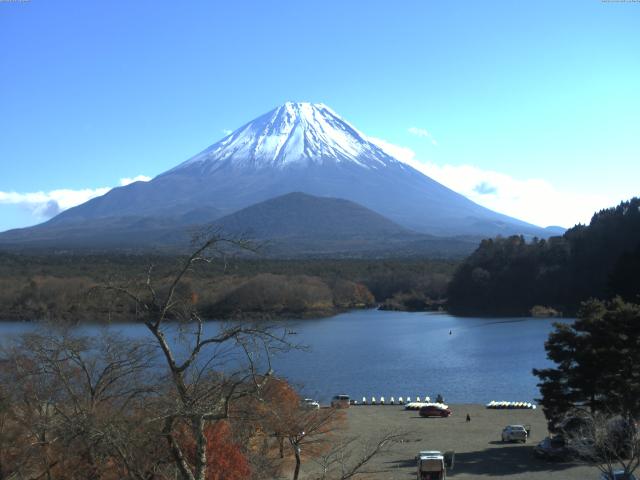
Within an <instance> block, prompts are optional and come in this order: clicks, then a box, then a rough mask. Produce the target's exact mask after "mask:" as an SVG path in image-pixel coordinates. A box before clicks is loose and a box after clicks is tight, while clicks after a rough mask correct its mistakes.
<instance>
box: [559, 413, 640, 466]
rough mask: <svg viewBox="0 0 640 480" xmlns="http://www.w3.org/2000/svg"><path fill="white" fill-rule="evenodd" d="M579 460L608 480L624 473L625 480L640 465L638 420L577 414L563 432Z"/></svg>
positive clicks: (616, 416) (604, 414)
mask: <svg viewBox="0 0 640 480" xmlns="http://www.w3.org/2000/svg"><path fill="white" fill-rule="evenodd" d="M562 431H563V434H564V437H565V441H566V442H567V444H568V445H569V447H570V448H571V449H572V451H573V452H574V453H575V455H576V458H577V459H578V460H580V461H582V462H584V463H587V464H589V465H593V466H596V467H597V468H598V469H599V470H600V471H601V472H602V473H604V474H605V475H608V478H614V477H613V472H614V471H616V470H622V471H623V472H624V474H625V475H626V476H625V478H631V475H632V474H633V472H635V470H636V469H637V468H638V466H639V465H640V433H639V432H638V426H637V424H636V422H635V421H634V420H629V419H628V418H625V417H622V416H620V415H616V414H606V413H601V412H598V413H592V412H588V411H585V410H576V411H573V412H572V413H570V414H569V415H568V417H567V418H566V420H565V421H564V424H563V428H562Z"/></svg>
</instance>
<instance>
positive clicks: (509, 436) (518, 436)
mask: <svg viewBox="0 0 640 480" xmlns="http://www.w3.org/2000/svg"><path fill="white" fill-rule="evenodd" d="M527 436H528V435H527V429H526V428H524V426H523V425H507V426H506V427H504V428H503V429H502V441H503V442H523V443H524V442H526V441H527Z"/></svg>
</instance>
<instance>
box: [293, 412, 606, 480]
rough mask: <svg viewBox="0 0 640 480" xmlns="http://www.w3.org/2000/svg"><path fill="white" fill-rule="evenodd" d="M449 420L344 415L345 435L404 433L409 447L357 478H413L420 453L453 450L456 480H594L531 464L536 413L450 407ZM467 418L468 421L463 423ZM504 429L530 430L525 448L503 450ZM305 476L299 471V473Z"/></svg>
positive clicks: (574, 469)
mask: <svg viewBox="0 0 640 480" xmlns="http://www.w3.org/2000/svg"><path fill="white" fill-rule="evenodd" d="M450 408H451V410H452V411H453V415H452V416H451V417H449V418H421V417H420V416H419V415H418V412H416V411H407V410H404V409H403V407H400V406H388V405H387V406H357V407H351V408H349V410H348V413H347V419H348V422H347V427H346V430H345V433H344V434H345V435H348V436H354V435H357V436H359V437H361V438H363V439H364V438H370V437H375V436H376V434H379V433H380V432H383V431H387V430H402V431H405V432H409V433H408V435H407V438H408V441H406V442H404V443H402V444H396V445H394V446H393V447H392V448H391V449H390V450H389V451H386V452H384V453H382V454H381V455H379V456H378V457H376V458H375V459H374V460H373V461H372V463H371V464H369V467H368V470H371V471H375V472H376V473H372V474H369V475H366V476H363V477H361V478H368V479H387V480H391V479H403V480H407V479H411V478H416V465H415V461H414V457H415V455H416V453H417V452H418V451H420V450H440V451H446V450H454V451H455V452H456V456H455V466H454V469H453V470H452V471H450V472H448V476H449V477H451V478H456V479H460V480H463V479H472V478H503V479H514V480H516V479H518V480H520V479H522V480H524V479H531V480H535V479H548V478H556V479H566V480H588V479H598V477H599V472H598V470H597V469H596V468H595V467H587V466H582V465H577V464H574V463H555V462H545V461H541V460H538V459H536V458H534V456H533V448H534V446H535V445H536V444H537V443H538V442H539V441H541V440H542V439H543V438H544V437H545V436H547V428H546V422H545V419H544V415H543V413H542V411H541V410H489V409H486V408H485V407H484V406H483V405H470V404H462V405H450ZM467 413H468V414H469V415H470V416H471V421H470V422H468V423H467V422H466V420H465V418H466V415H467ZM508 424H528V425H531V438H530V439H529V441H527V443H525V444H522V443H518V444H505V443H502V442H501V438H500V433H501V431H502V428H503V427H504V426H506V425H508ZM303 472H304V469H303Z"/></svg>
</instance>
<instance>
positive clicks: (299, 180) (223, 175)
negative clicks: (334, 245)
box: [0, 102, 550, 247]
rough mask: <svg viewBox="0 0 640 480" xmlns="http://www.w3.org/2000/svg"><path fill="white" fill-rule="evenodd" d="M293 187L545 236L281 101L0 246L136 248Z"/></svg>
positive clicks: (422, 218) (397, 211)
mask: <svg viewBox="0 0 640 480" xmlns="http://www.w3.org/2000/svg"><path fill="white" fill-rule="evenodd" d="M293 192H300V193H303V194H307V195H311V196H315V197H320V198H321V199H323V198H332V199H343V200H347V201H349V202H354V203H356V204H358V205H359V206H362V207H364V208H366V209H369V210H371V211H372V213H373V214H377V216H382V217H386V219H387V220H389V221H390V222H392V223H393V224H395V225H396V226H397V227H398V229H403V230H405V231H407V232H411V233H412V234H426V235H430V236H440V237H452V236H467V237H469V236H471V237H484V236H495V235H498V234H501V235H510V234H523V235H527V236H534V235H535V236H540V237H547V236H549V233H550V232H548V231H547V230H545V229H543V228H540V227H537V226H535V225H532V224H529V223H526V222H523V221H521V220H518V219H515V218H512V217H508V216H506V215H502V214H499V213H497V212H494V211H492V210H489V209H487V208H484V207H482V206H480V205H478V204H476V203H474V202H472V201H471V200H469V199H467V198H466V197H464V196H463V195H460V194H458V193H456V192H454V191H452V190H450V189H449V188H447V187H445V186H443V185H441V184H440V183H438V182H436V181H434V180H432V179H431V178H429V177H427V176H425V175H424V174H422V173H420V172H418V171H417V170H415V169H414V168H412V167H411V166H409V165H407V164H405V163H403V162H402V161H400V160H398V159H396V158H394V157H393V156H391V155H389V154H388V153H386V152H385V151H384V150H383V149H382V148H380V147H379V146H378V145H376V144H375V143H373V142H371V141H370V140H369V139H368V137H367V136H366V135H365V134H363V133H361V132H360V131H358V130H357V129H356V128H355V127H354V126H353V125H351V124H350V123H348V122H347V121H346V120H344V119H342V118H341V117H340V116H339V115H338V114H337V113H335V112H334V111H333V110H331V109H330V108H329V107H327V106H326V105H324V104H311V103H292V102H287V103H285V104H284V105H282V106H280V107H278V108H276V109H274V110H272V111H270V112H268V113H266V114H264V115H262V116H260V117H258V118H256V119H255V120H253V121H251V122H249V123H247V124H246V125H244V126H242V127H240V128H239V129H237V130H236V131H234V132H233V133H231V134H229V135H227V136H226V137H224V138H223V139H222V140H220V141H218V142H217V143H214V144H213V145H211V146H210V147H208V148H206V149H205V150H203V151H202V152H200V153H198V154H197V155H195V156H194V157H192V158H190V159H188V160H187V161H185V162H183V163H181V164H179V165H177V166H176V167H174V168H172V169H171V170H168V171H166V172H164V173H162V174H160V175H158V176H157V177H155V178H154V179H153V180H151V181H149V182H136V183H132V184H130V185H127V186H125V187H119V188H114V189H113V190H111V191H109V192H108V193H106V194H105V195H103V196H101V197H97V198H94V199H92V200H89V201H88V202H86V203H84V204H82V205H79V206H77V207H74V208H71V209H69V210H67V211H65V212H62V213H60V214H59V215H57V216H56V217H54V218H52V219H51V220H49V221H47V222H45V223H43V224H40V225H37V226H35V227H30V228H25V229H18V230H11V231H8V232H5V233H3V234H0V244H2V243H4V244H8V243H9V244H14V245H16V244H19V245H23V246H26V245H40V246H44V245H49V246H54V245H55V246H64V245H75V246H79V245H85V246H87V247H91V246H97V243H101V242H102V244H104V243H105V242H107V244H109V245H116V246H126V245H128V244H131V245H133V244H135V245H138V246H141V245H144V244H145V242H148V243H149V244H151V243H153V242H152V241H151V240H150V239H151V238H155V239H157V238H158V237H157V235H161V236H164V237H165V238H167V239H169V238H176V235H177V234H176V233H175V232H177V231H184V230H185V228H187V227H188V226H195V225H204V224H211V223H215V222H216V221H218V220H220V221H221V224H225V221H224V218H223V217H226V216H229V215H231V214H234V213H235V212H238V211H240V210H242V209H245V208H247V207H250V206H252V205H255V204H259V203H261V202H265V201H267V200H270V199H273V198H275V197H280V196H283V195H286V194H290V193H293ZM338 213H339V212H338ZM278 214H279V215H284V216H286V215H287V210H282V209H280V210H278ZM372 218H373V217H372ZM340 223H341V224H342V223H344V222H340ZM327 228H328V229H329V231H330V230H331V228H332V227H331V225H327ZM170 232H173V233H171V234H170ZM396 233H397V232H396ZM107 239H110V241H107ZM145 239H146V240H145ZM414 240H415V238H414ZM167 241H168V240H167ZM96 242H97V243H96Z"/></svg>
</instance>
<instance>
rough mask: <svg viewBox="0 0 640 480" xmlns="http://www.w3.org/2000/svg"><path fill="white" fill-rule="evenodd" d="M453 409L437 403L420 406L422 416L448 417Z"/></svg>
mask: <svg viewBox="0 0 640 480" xmlns="http://www.w3.org/2000/svg"><path fill="white" fill-rule="evenodd" d="M449 415H451V410H449V409H448V408H441V407H436V406H435V405H425V406H424V407H421V408H420V416H421V417H448V416H449Z"/></svg>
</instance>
